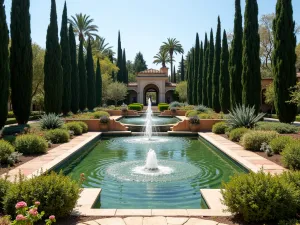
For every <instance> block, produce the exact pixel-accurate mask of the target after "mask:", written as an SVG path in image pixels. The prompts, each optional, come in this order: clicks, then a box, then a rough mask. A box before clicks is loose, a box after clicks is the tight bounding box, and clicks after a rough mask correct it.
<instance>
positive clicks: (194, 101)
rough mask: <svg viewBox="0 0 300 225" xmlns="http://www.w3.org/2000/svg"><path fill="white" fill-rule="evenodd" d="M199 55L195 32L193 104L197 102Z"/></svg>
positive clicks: (197, 37)
mask: <svg viewBox="0 0 300 225" xmlns="http://www.w3.org/2000/svg"><path fill="white" fill-rule="evenodd" d="M199 56H200V42H199V35H198V33H197V34H196V42H195V51H194V78H193V82H192V83H193V104H194V105H196V104H198V74H199Z"/></svg>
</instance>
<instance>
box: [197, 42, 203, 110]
mask: <svg viewBox="0 0 300 225" xmlns="http://www.w3.org/2000/svg"><path fill="white" fill-rule="evenodd" d="M198 66H199V69H198V79H197V103H198V104H199V105H200V104H202V79H203V43H202V41H201V44H200V52H199V65H198Z"/></svg>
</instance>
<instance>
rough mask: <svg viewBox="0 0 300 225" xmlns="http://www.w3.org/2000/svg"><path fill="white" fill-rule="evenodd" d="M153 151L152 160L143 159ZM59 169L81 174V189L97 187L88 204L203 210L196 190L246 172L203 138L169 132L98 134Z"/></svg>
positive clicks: (95, 205)
mask: <svg viewBox="0 0 300 225" xmlns="http://www.w3.org/2000/svg"><path fill="white" fill-rule="evenodd" d="M150 149H153V150H155V152H152V153H151V152H149V150H150ZM151 154H152V156H151ZM153 154H155V155H156V157H155V158H156V160H157V162H156V163H155V162H154V163H153V160H150V161H149V162H148V159H149V157H150V158H152V159H153V157H154V156H153ZM147 156H148V157H147ZM154 161H155V160H154ZM147 165H148V166H147ZM60 169H62V170H63V171H64V173H65V174H68V175H69V176H71V177H72V178H73V179H74V180H78V177H79V176H80V174H81V173H85V177H86V180H85V182H84V183H83V187H84V188H101V189H102V191H101V195H100V198H97V200H96V202H95V204H94V206H93V208H101V209H116V208H118V209H199V208H201V209H206V208H208V206H207V204H206V202H205V201H204V199H203V198H202V196H201V193H200V191H199V190H200V189H218V188H220V187H221V183H222V182H223V181H224V182H226V181H228V180H229V177H230V176H232V175H234V174H235V173H246V172H247V170H246V169H245V168H243V167H242V166H241V165H239V164H238V163H236V162H235V161H233V160H232V159H231V158H229V157H227V156H226V155H224V154H223V153H222V152H221V151H219V150H218V149H217V148H215V147H213V146H212V145H210V144H209V143H207V142H206V141H205V140H204V139H198V138H187V137H169V136H162V137H157V136H153V137H152V138H151V140H149V139H148V138H147V137H140V136H131V137H116V138H108V139H102V140H100V141H99V142H98V143H97V144H96V145H95V146H93V147H89V148H86V149H84V150H83V151H80V153H77V154H76V155H74V156H73V157H72V158H71V159H70V160H69V161H66V162H64V163H63V165H62V166H60V167H59V168H57V169H56V170H60Z"/></svg>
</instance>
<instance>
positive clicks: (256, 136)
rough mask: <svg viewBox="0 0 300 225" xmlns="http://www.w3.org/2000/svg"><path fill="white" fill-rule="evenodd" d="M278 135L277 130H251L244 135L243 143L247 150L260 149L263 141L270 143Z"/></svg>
mask: <svg viewBox="0 0 300 225" xmlns="http://www.w3.org/2000/svg"><path fill="white" fill-rule="evenodd" d="M278 136H279V134H278V133H277V132H276V131H249V132H247V133H245V134H244V135H243V137H242V139H241V143H242V145H243V146H244V148H245V149H247V150H251V151H259V150H260V147H261V145H262V143H267V144H269V143H270V142H271V141H272V140H273V139H274V138H277V137H278Z"/></svg>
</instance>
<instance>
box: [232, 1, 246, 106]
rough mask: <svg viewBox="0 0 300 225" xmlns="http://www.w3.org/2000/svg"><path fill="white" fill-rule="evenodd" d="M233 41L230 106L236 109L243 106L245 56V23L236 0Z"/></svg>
mask: <svg viewBox="0 0 300 225" xmlns="http://www.w3.org/2000/svg"><path fill="white" fill-rule="evenodd" d="M233 32H234V33H233V40H232V42H231V50H230V58H229V74H230V105H231V108H234V107H235V106H236V105H238V104H242V88H241V85H242V82H241V81H242V71H243V65H242V61H241V59H242V56H243V43H242V42H243V21H242V12H241V2H240V0H235V17H234V31H233Z"/></svg>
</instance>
